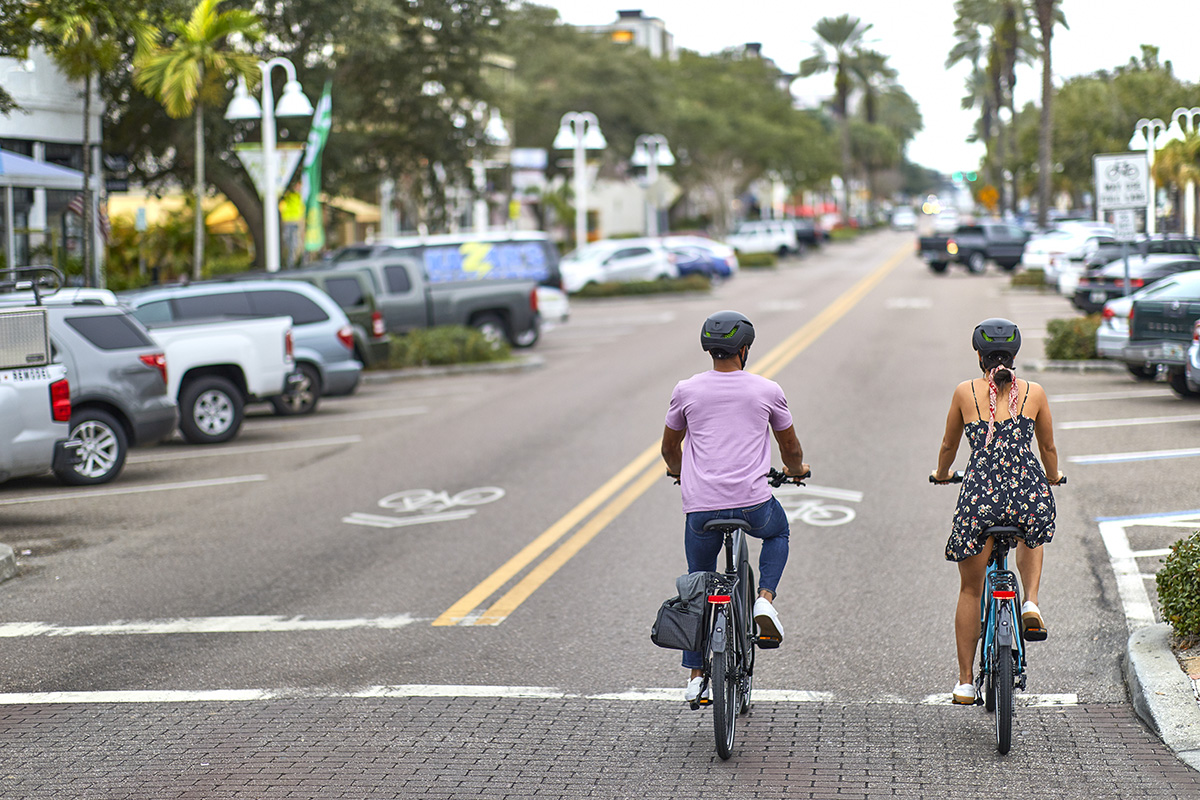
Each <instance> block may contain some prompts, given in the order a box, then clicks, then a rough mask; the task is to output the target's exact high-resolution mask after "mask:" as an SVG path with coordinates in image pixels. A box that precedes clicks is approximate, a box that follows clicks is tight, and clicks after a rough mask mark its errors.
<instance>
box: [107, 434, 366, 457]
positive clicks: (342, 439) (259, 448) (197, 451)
mask: <svg viewBox="0 0 1200 800" xmlns="http://www.w3.org/2000/svg"><path fill="white" fill-rule="evenodd" d="M361 441H362V437H361V436H357V435H356V436H334V437H331V438H328V439H304V440H301V441H296V442H278V443H274V444H242V445H230V446H228V447H203V448H189V449H186V450H168V451H163V452H160V453H156V454H155V455H144V456H130V457H129V458H127V459H125V463H127V464H150V463H153V462H157V461H179V460H182V459H187V458H210V457H212V456H228V455H245V454H247V453H270V452H274V451H277V450H302V449H304V448H306V447H334V446H336V445H340V444H355V443H356V442H361Z"/></svg>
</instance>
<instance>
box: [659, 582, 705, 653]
mask: <svg viewBox="0 0 1200 800" xmlns="http://www.w3.org/2000/svg"><path fill="white" fill-rule="evenodd" d="M710 575H712V573H709V572H693V573H690V574H688V575H680V576H679V577H678V578H677V579H676V580H675V588H676V589H677V590H678V591H679V594H678V595H676V596H675V597H672V598H671V599H669V600H667V601H665V602H664V603H663V604H662V605H661V606H660V607H659V609H658V616H657V617H656V618H655V620H654V627H652V628H651V629H650V641H652V642H654V643H655V644H656V645H658V646H659V647H665V648H667V649H669V650H699V649H700V648H701V647H702V646H703V645H704V610H705V605H706V604H707V602H708V582H709V576H710Z"/></svg>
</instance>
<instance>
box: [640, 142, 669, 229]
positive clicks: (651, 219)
mask: <svg viewBox="0 0 1200 800" xmlns="http://www.w3.org/2000/svg"><path fill="white" fill-rule="evenodd" d="M631 161H632V163H633V165H634V166H635V167H645V168H646V235H647V236H658V195H657V187H656V184H657V183H658V168H659V167H670V166H673V165H674V164H675V156H673V155H671V148H669V147H667V137H665V136H663V135H662V134H658V133H643V134H642V135H641V136H639V137H637V139H636V140H635V141H634V143H633V158H632V159H631Z"/></svg>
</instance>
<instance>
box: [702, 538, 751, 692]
mask: <svg viewBox="0 0 1200 800" xmlns="http://www.w3.org/2000/svg"><path fill="white" fill-rule="evenodd" d="M722 521H723V520H722ZM723 550H724V551H725V572H724V573H716V578H715V580H714V584H715V585H714V586H713V587H711V591H710V592H709V595H708V611H709V619H708V621H707V628H708V639H707V641H706V643H705V644H706V646H705V648H704V661H705V665H704V666H705V668H704V672H705V683H707V682H708V679H709V677H710V673H711V660H712V659H711V654H712V653H724V652H725V649H726V648H727V647H728V646H729V642H730V639H731V635H732V634H734V633H738V632H739V631H738V630H737V628H738V626H737V625H736V624H731V623H732V622H733V621H734V620H738V619H741V620H749V619H750V612H749V610H748V609H747V607H746V603H747V598H746V597H745V591H744V587H745V581H746V580H748V579H749V574H750V573H749V570H750V557H749V554H748V551H747V547H746V534H745V532H744V531H742V530H741V529H740V528H737V527H733V526H730V528H728V529H726V530H725V544H724V545H723ZM724 609H731V610H732V616H728V615H725V614H722V613H719V612H721V611H723V610H724ZM725 619H728V620H729V622H726V621H725ZM740 633H741V634H742V637H743V640H744V643H743V648H749V647H752V645H751V641H750V640H751V636H750V632H749V631H748V630H742V631H740ZM745 652H746V651H745V649H744V650H743V653H744V654H745ZM747 658H748V659H749V660H751V662H752V660H753V658H752V656H747Z"/></svg>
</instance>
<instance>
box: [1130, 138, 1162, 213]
mask: <svg viewBox="0 0 1200 800" xmlns="http://www.w3.org/2000/svg"><path fill="white" fill-rule="evenodd" d="M1166 129H1167V126H1166V123H1164V122H1163V121H1162V120H1161V119H1157V118H1156V119H1146V118H1145V117H1143V118H1142V119H1139V120H1138V121H1137V124H1136V125H1134V126H1133V138H1132V139H1130V140H1129V149H1130V150H1145V151H1146V165H1147V170H1146V171H1147V173H1148V176H1149V179H1150V191H1149V192H1147V193H1146V234H1147V235H1148V236H1153V235H1154V232H1155V228H1156V225H1155V222H1156V220H1155V219H1154V216H1155V213H1156V211H1155V208H1154V204H1155V202H1156V200H1157V198H1156V197H1155V195H1156V194H1157V193H1158V190H1157V189H1156V188H1155V186H1154V151H1155V150H1156V149H1157V148H1158V135H1159V134H1160V133H1162V132H1164V131H1166Z"/></svg>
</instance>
